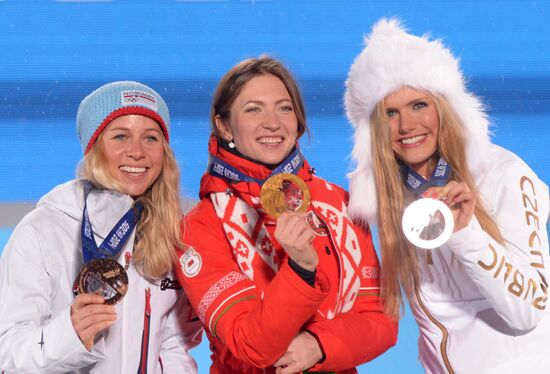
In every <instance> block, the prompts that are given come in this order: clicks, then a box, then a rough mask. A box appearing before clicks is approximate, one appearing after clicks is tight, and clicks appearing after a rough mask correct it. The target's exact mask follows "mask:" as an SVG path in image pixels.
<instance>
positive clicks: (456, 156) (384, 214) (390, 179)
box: [371, 95, 503, 318]
mask: <svg viewBox="0 0 550 374" xmlns="http://www.w3.org/2000/svg"><path fill="white" fill-rule="evenodd" d="M431 96H432V98H433V100H434V103H435V106H436V109H437V113H438V115H439V122H440V126H439V134H438V150H437V151H438V152H439V154H440V155H441V156H442V157H443V158H444V159H445V160H446V161H447V162H448V163H449V164H450V165H451V166H452V170H453V171H452V174H451V179H453V180H455V181H457V182H465V183H466V184H467V185H468V186H469V188H470V190H471V191H473V192H474V193H476V194H477V191H476V186H475V183H474V181H473V178H472V175H471V174H470V171H469V168H468V164H467V161H466V153H465V138H464V133H463V128H464V126H463V125H462V123H461V121H460V119H459V117H458V116H457V115H456V113H455V111H454V110H453V108H452V107H451V106H450V105H449V103H448V101H447V100H446V99H445V98H443V97H441V96H437V95H431ZM371 139H372V153H373V165H374V178H375V184H376V191H377V200H378V232H379V236H380V247H381V252H382V297H383V299H384V306H385V311H386V313H388V314H389V315H391V316H393V317H395V318H399V316H400V312H401V310H402V307H403V297H402V293H401V287H402V288H403V290H404V291H405V294H406V295H407V297H408V298H409V299H410V298H411V297H412V296H413V292H414V285H415V284H418V283H417V282H418V264H417V259H416V254H415V251H414V248H413V247H412V246H411V245H410V244H409V243H408V241H407V239H406V238H405V236H404V235H403V232H402V229H401V218H402V217H403V210H404V205H405V197H404V188H405V187H404V183H403V181H402V179H401V173H400V171H399V170H400V166H399V163H398V160H397V158H396V156H395V154H394V152H393V149H392V146H391V137H390V125H389V121H388V117H387V114H386V108H385V105H384V102H383V100H382V101H381V102H380V103H378V105H377V106H376V108H375V109H374V111H373V113H372V116H371ZM474 215H475V216H476V218H477V220H478V221H479V223H480V225H481V227H482V228H483V230H484V231H486V232H487V233H488V234H489V235H491V237H493V239H495V240H496V241H498V242H500V243H503V238H502V234H501V233H500V230H499V228H498V226H497V224H496V222H495V221H494V220H493V219H492V218H491V217H490V216H489V214H488V213H487V211H486V209H485V208H484V204H483V202H482V201H481V199H480V196H479V195H478V196H477V201H476V207H475V212H474Z"/></svg>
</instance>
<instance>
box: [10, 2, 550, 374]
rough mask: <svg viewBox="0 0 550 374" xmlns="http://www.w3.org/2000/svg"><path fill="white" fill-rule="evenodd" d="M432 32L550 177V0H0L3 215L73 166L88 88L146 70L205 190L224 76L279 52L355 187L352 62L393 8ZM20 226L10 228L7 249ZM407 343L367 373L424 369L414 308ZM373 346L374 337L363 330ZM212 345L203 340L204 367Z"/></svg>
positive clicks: (403, 335)
mask: <svg viewBox="0 0 550 374" xmlns="http://www.w3.org/2000/svg"><path fill="white" fill-rule="evenodd" d="M394 15H395V16H398V17H400V18H401V19H402V20H403V21H404V22H405V23H406V25H407V26H408V28H409V30H410V31H412V32H414V33H416V34H422V33H424V32H430V33H431V34H432V35H433V36H435V37H438V38H442V39H443V40H444V42H445V43H446V44H447V45H448V46H449V47H450V48H451V49H452V50H453V51H454V53H455V54H456V55H458V56H460V58H461V65H462V68H463V70H464V72H465V74H466V76H467V77H468V86H469V88H470V89H471V90H473V91H474V92H475V93H476V94H478V95H479V96H481V97H483V98H484V101H485V103H486V104H487V105H488V108H489V113H490V115H491V117H492V119H493V122H494V124H495V127H494V137H493V139H494V141H495V143H498V144H500V145H503V146H504V147H506V148H508V149H510V150H512V151H513V152H515V153H517V154H518V155H519V156H520V157H522V158H523V159H524V160H525V161H526V162H527V163H528V164H530V165H531V167H532V168H533V169H534V170H535V171H536V172H537V173H538V174H539V176H540V177H541V178H542V179H543V180H544V181H545V182H546V183H548V182H549V181H550V162H549V161H550V156H549V152H548V151H547V149H548V147H547V143H548V140H549V139H550V136H549V130H548V126H547V124H548V123H549V122H550V48H549V47H548V46H549V45H550V22H549V21H548V17H549V16H550V4H549V2H547V1H507V0H503V1H439V2H436V1H422V0H419V1H414V2H410V1H376V2H374V1H368V2H367V1H330V0H326V1H312V0H311V1H307V0H306V1H257V0H256V1H201V0H190V1H168V0H157V1H45V0H44V1H16V0H6V1H0V50H1V51H2V52H1V53H0V88H1V89H0V137H1V139H2V142H0V160H1V162H0V176H1V183H0V214H3V215H9V214H10V212H9V211H8V210H7V208H6V207H3V206H2V204H5V203H14V202H15V203H24V202H35V201H36V200H37V199H38V198H39V197H40V196H41V195H43V194H44V193H46V192H47V191H49V190H50V189H51V188H52V187H53V186H55V185H57V184H59V183H62V182H64V181H66V180H68V179H71V178H73V177H74V174H75V168H76V164H77V163H78V161H79V160H80V158H81V156H82V152H81V149H80V145H79V144H78V142H77V139H76V134H75V129H74V128H75V122H74V118H75V115H76V110H77V108H78V104H79V102H80V100H81V99H82V98H83V97H84V96H85V95H86V94H88V93H89V92H91V91H92V90H93V89H95V88H97V87H99V86H100V85H102V84H104V83H107V82H109V81H113V80H138V81H141V82H143V83H146V84H148V85H150V86H152V87H153V88H155V89H156V90H157V91H159V93H161V94H162V95H163V97H164V98H165V100H166V101H167V103H168V106H169V108H170V111H171V115H172V130H171V132H172V146H173V148H174V150H175V152H176V156H177V158H178V161H179V163H180V167H181V171H182V193H183V194H184V195H185V196H186V197H189V198H196V195H197V192H198V182H199V178H200V176H201V174H202V173H203V171H204V169H205V165H206V161H207V153H206V145H207V138H208V134H209V131H210V130H209V124H208V114H209V110H210V100H211V96H212V92H213V90H214V88H215V86H216V84H217V82H218V80H219V79H220V77H221V75H222V74H223V73H224V72H225V71H227V70H228V69H229V68H230V67H231V66H233V65H234V64H235V63H236V62H238V61H240V60H242V59H244V58H247V57H253V56H257V55H259V54H261V53H268V54H270V55H272V56H274V57H276V58H279V59H281V60H282V61H284V62H285V63H286V64H287V65H288V66H289V67H290V69H291V70H292V71H293V73H294V75H295V76H296V78H297V80H298V82H299V84H300V87H301V89H302V92H303V94H304V97H305V101H306V110H307V114H308V124H309V127H310V130H311V134H312V135H311V137H310V138H309V139H307V138H305V139H303V141H302V148H303V149H304V153H305V154H306V157H307V158H308V159H309V161H310V163H312V164H313V165H314V166H315V167H316V169H317V172H318V174H319V175H321V176H322V177H325V178H327V179H329V180H331V181H333V182H336V183H339V184H341V185H343V186H345V187H347V180H346V178H345V174H346V173H347V172H348V171H349V163H348V159H347V156H348V154H349V151H350V149H351V143H350V137H351V135H352V132H351V129H350V126H349V125H348V123H347V121H346V119H345V117H344V112H343V105H342V94H343V90H344V81H345V78H346V74H347V70H348V68H349V66H350V64H351V63H352V61H353V59H354V57H355V56H356V55H357V54H358V53H359V52H360V50H361V47H362V37H363V35H364V34H366V33H368V32H369V30H370V28H371V26H372V24H373V23H374V22H375V21H376V20H377V19H379V18H380V17H383V16H394ZM10 232H11V227H4V228H1V229H0V251H1V248H3V246H4V243H5V241H6V240H7V238H8V237H9V234H10ZM400 329H401V331H400V335H399V342H398V344H397V346H396V347H394V348H392V349H391V350H390V351H389V352H388V353H386V354H384V355H383V356H381V357H380V358H377V359H375V360H374V361H373V362H371V363H367V364H365V365H363V366H362V367H361V368H360V372H362V373H363V372H369V373H386V372H407V373H418V372H422V369H421V367H420V365H419V364H418V361H417V349H416V338H417V336H418V332H417V328H416V326H415V324H414V321H413V319H412V317H411V315H410V313H409V312H408V311H407V313H406V315H405V317H404V319H403V320H402V322H401V326H400ZM365 344H368V342H365ZM207 352H208V348H207V346H206V344H202V345H201V347H200V348H199V349H196V350H194V351H193V353H194V354H195V355H196V357H197V360H198V362H199V369H200V372H201V373H206V372H207V371H208V365H209V364H208V353H207Z"/></svg>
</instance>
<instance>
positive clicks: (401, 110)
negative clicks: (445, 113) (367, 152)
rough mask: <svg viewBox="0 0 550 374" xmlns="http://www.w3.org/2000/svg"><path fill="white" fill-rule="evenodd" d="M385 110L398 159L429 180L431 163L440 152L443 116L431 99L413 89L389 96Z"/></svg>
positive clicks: (406, 89) (405, 89)
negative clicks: (440, 127)
mask: <svg viewBox="0 0 550 374" xmlns="http://www.w3.org/2000/svg"><path fill="white" fill-rule="evenodd" d="M384 107H385V108H386V114H387V116H388V119H389V124H390V127H391V144H392V148H393V151H394V152H395V154H396V156H397V157H398V158H399V159H400V160H402V161H403V162H405V163H406V164H407V165H409V166H410V167H412V168H413V169H414V170H415V171H416V172H417V173H419V174H420V175H422V176H424V177H427V176H428V175H429V174H430V172H431V170H430V168H429V160H430V158H431V157H432V156H433V155H434V153H435V152H436V150H437V139H438V133H439V116H438V114H437V108H436V106H435V102H434V100H433V99H432V97H431V96H430V95H428V94H427V93H425V92H422V91H418V90H415V89H412V88H409V87H403V88H401V89H400V90H398V91H396V92H394V93H392V94H390V95H388V96H386V98H385V99H384Z"/></svg>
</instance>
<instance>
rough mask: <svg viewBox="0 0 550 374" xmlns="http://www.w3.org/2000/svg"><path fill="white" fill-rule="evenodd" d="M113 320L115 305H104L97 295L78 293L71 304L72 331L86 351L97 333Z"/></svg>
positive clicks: (89, 348) (90, 347) (101, 298)
mask: <svg viewBox="0 0 550 374" xmlns="http://www.w3.org/2000/svg"><path fill="white" fill-rule="evenodd" d="M115 320H116V312H115V307H114V306H113V305H106V304H105V300H104V299H103V297H101V296H99V295H96V294H91V293H88V294H80V295H78V296H77V297H76V299H75V301H74V303H73V305H71V322H72V323H73V328H74V331H75V332H76V334H77V335H78V337H79V338H80V341H81V342H82V344H84V347H85V348H86V349H87V350H88V352H91V351H92V347H93V345H94V339H95V336H96V335H97V333H99V332H100V331H102V330H104V329H106V328H107V327H109V326H111V325H112V324H113V322H114V321H115Z"/></svg>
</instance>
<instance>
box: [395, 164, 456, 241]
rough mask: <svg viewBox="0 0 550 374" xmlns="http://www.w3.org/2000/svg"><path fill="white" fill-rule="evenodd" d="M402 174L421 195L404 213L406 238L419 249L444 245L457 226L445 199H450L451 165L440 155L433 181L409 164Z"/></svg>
mask: <svg viewBox="0 0 550 374" xmlns="http://www.w3.org/2000/svg"><path fill="white" fill-rule="evenodd" d="M402 175H403V180H404V182H405V186H406V187H407V189H408V190H409V191H411V192H413V193H414V194H416V195H418V196H419V197H421V199H418V200H416V201H414V202H413V203H412V204H410V205H409V206H408V207H407V208H406V209H405V211H404V212H403V220H402V228H403V233H404V234H405V237H406V238H407V240H408V241H409V242H410V243H411V244H413V245H414V246H416V247H418V248H423V249H433V248H437V247H440V246H441V245H443V244H445V243H446V242H447V240H449V238H450V237H451V235H452V233H453V232H454V225H455V223H454V218H453V213H452V212H451V210H450V209H449V207H448V206H447V205H446V204H445V203H444V202H443V201H442V200H444V199H446V198H447V191H448V187H447V186H448V185H450V183H449V184H448V183H447V182H448V180H449V178H450V175H451V166H450V165H449V164H448V163H447V162H446V161H445V160H444V159H443V158H440V159H439V162H438V163H437V166H436V167H435V168H434V170H433V172H432V175H431V176H430V179H429V180H426V179H424V178H423V177H422V176H420V175H419V174H418V173H416V172H415V171H414V170H413V169H412V168H410V167H409V166H407V165H403V166H402ZM455 183H456V182H455ZM434 197H435V198H434ZM449 201H452V200H449Z"/></svg>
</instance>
